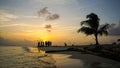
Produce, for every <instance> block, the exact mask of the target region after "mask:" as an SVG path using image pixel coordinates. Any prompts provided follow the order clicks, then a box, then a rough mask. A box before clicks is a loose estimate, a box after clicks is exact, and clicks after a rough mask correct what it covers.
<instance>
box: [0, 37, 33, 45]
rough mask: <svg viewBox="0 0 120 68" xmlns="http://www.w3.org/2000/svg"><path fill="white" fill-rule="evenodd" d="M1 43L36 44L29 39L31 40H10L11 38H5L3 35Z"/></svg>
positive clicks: (0, 39) (0, 38)
mask: <svg viewBox="0 0 120 68" xmlns="http://www.w3.org/2000/svg"><path fill="white" fill-rule="evenodd" d="M0 45H20V46H30V45H34V43H33V42H32V41H29V40H21V41H20V40H17V41H13V40H9V39H5V38H3V37H0Z"/></svg>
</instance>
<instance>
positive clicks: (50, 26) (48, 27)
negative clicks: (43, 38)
mask: <svg viewBox="0 0 120 68" xmlns="http://www.w3.org/2000/svg"><path fill="white" fill-rule="evenodd" d="M45 28H46V30H47V31H48V32H51V28H52V25H51V24H49V25H45Z"/></svg>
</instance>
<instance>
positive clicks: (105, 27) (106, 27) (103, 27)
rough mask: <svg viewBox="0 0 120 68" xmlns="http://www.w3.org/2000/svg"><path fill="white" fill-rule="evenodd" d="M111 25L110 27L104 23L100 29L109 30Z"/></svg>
mask: <svg viewBox="0 0 120 68" xmlns="http://www.w3.org/2000/svg"><path fill="white" fill-rule="evenodd" d="M109 27H110V25H109V24H104V25H103V26H101V27H100V28H99V30H107V29H108V28H109Z"/></svg>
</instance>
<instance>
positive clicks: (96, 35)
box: [95, 34, 99, 45]
mask: <svg viewBox="0 0 120 68" xmlns="http://www.w3.org/2000/svg"><path fill="white" fill-rule="evenodd" d="M95 41H96V45H99V42H98V34H95Z"/></svg>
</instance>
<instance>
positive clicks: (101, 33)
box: [98, 31, 108, 36]
mask: <svg viewBox="0 0 120 68" xmlns="http://www.w3.org/2000/svg"><path fill="white" fill-rule="evenodd" d="M98 34H99V35H101V36H102V35H106V36H107V35H108V31H98Z"/></svg>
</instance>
